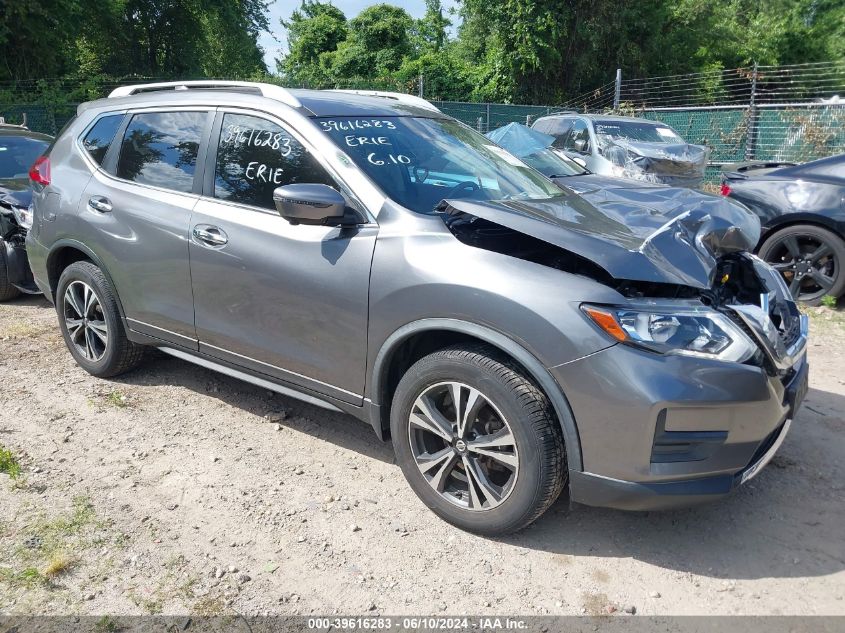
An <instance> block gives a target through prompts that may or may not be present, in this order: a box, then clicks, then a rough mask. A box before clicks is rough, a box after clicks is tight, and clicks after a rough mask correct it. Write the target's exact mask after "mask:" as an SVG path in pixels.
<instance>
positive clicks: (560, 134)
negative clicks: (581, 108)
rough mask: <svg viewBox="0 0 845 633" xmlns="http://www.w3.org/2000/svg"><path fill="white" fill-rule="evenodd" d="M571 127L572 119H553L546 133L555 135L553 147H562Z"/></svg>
mask: <svg viewBox="0 0 845 633" xmlns="http://www.w3.org/2000/svg"><path fill="white" fill-rule="evenodd" d="M570 129H572V119H551V121H550V125H549V129H548V130H546V134H549V135H550V136H554V137H555V140H554V142H553V143H552V147H557V148H562V147H563V144H564V143H565V142H566V137H567V136H568V134H569V130H570Z"/></svg>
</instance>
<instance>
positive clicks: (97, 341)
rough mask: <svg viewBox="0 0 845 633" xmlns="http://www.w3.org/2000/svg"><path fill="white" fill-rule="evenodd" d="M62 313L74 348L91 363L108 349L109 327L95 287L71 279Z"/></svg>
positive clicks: (101, 356) (100, 357)
mask: <svg viewBox="0 0 845 633" xmlns="http://www.w3.org/2000/svg"><path fill="white" fill-rule="evenodd" d="M63 314H64V320H65V327H66V328H67V333H68V337H69V338H70V341H71V343H72V344H73V346H74V347H75V348H76V351H77V352H79V354H80V355H81V356H83V357H84V358H85V359H86V360H89V361H92V362H97V361H99V360H100V359H102V358H103V356H104V355H105V353H106V350H107V349H108V344H109V329H108V325H107V324H106V318H105V314H104V313H103V306H102V305H101V304H100V299H99V297H97V293H96V292H94V289H93V288H91V286H89V285H88V284H86V283H85V282H84V281H72V282H71V283H70V284H69V285H68V287H67V289H66V290H65V294H64V301H63Z"/></svg>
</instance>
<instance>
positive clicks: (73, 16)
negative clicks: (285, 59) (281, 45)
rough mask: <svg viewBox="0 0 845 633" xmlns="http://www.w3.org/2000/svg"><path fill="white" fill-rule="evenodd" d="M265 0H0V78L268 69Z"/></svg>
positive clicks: (230, 72) (170, 74)
mask: <svg viewBox="0 0 845 633" xmlns="http://www.w3.org/2000/svg"><path fill="white" fill-rule="evenodd" d="M266 12H267V1H266V0H35V1H33V0H4V2H3V10H2V11H0V59H2V60H3V61H2V63H0V80H9V79H13V80H32V79H41V78H56V77H67V76H70V77H77V78H80V79H88V78H91V77H95V76H98V75H103V74H105V75H112V76H126V75H136V76H155V77H175V76H180V77H185V76H189V77H190V76H197V77H202V76H214V75H230V76H245V75H248V74H251V73H254V72H256V71H266V67H265V66H264V62H263V59H262V57H263V52H262V51H261V48H260V47H259V46H258V43H257V40H258V35H259V34H260V32H261V31H264V30H267V29H268V27H269V25H268V22H267V16H266Z"/></svg>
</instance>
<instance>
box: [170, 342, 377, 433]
mask: <svg viewBox="0 0 845 633" xmlns="http://www.w3.org/2000/svg"><path fill="white" fill-rule="evenodd" d="M156 347H157V348H158V349H159V350H161V351H162V352H164V353H165V354H169V355H170V356H174V357H176V358H179V359H181V360H186V361H188V362H189V363H194V364H195V365H199V366H201V367H205V368H206V369H211V370H212V371H216V372H220V373H221V374H225V375H227V376H231V377H232V378H237V379H238V380H243V381H244V382H248V383H250V384H253V385H256V386H258V387H261V388H263V389H268V390H270V391H274V392H276V393H279V394H282V395H283V396H287V397H289V398H295V399H296V400H300V401H302V402H307V403H308V404H312V405H314V406H317V407H321V408H323V409H328V410H329V411H337V412H340V413H348V414H350V415H353V416H355V417H356V418H359V419H361V420H365V419H366V413H365V411H364V409H363V408H362V407H356V406H355V405H351V404H347V403H345V402H339V401H333V400H331V399H329V398H321V397H317V396H314V395H311V394H308V393H304V392H302V391H299V390H297V389H295V388H293V387H288V386H285V385H281V384H279V383H278V382H276V381H274V380H271V379H269V377H262V376H260V375H257V374H255V373H253V372H249V371H244V370H242V369H237V368H235V367H232V366H229V365H224V364H221V363H219V362H217V361H216V360H212V359H210V358H207V357H205V356H202V355H200V353H199V352H188V351H184V350H181V349H176V348H175V347H168V346H164V345H161V344H160V343H159V344H158V345H156Z"/></svg>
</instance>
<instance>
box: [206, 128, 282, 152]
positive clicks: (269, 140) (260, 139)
mask: <svg viewBox="0 0 845 633" xmlns="http://www.w3.org/2000/svg"><path fill="white" fill-rule="evenodd" d="M223 143H224V144H228V143H232V144H234V145H247V146H251V147H269V148H270V149H275V150H279V153H280V154H281V155H282V156H289V155H290V153H291V151H292V150H293V147H292V146H291V139H290V137H288V136H285V134H284V133H283V132H273V131H272V130H256V129H254V128H248V127H241V126H240V125H229V126H227V127H226V137H225V138H224V139H223Z"/></svg>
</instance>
